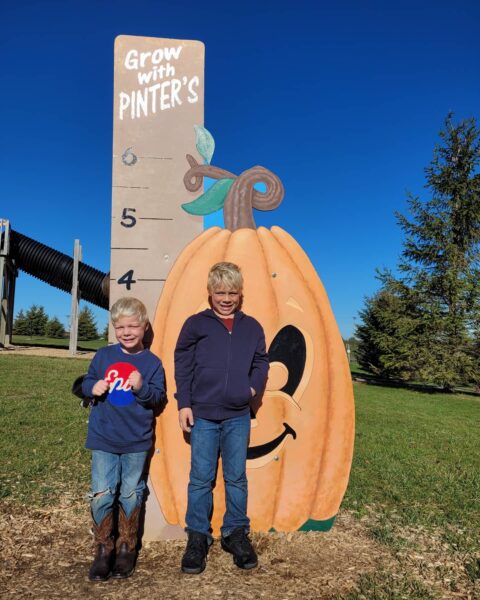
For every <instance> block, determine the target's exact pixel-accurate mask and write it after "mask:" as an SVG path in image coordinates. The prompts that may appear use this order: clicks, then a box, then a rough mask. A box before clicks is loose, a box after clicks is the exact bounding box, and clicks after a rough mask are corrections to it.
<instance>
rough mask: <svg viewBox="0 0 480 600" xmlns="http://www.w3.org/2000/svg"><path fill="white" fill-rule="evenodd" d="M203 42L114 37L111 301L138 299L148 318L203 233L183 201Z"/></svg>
mask: <svg viewBox="0 0 480 600" xmlns="http://www.w3.org/2000/svg"><path fill="white" fill-rule="evenodd" d="M204 57H205V49H204V45H203V43H202V42H198V41H190V40H170V39H163V38H147V37H136V36H126V35H122V36H118V37H117V38H116V40H115V73H114V120H113V123H114V126H113V169H112V171H113V173H112V236H111V264H110V306H112V304H113V303H114V302H115V301H116V300H118V298H120V297H121V296H129V295H131V296H135V297H137V298H139V299H140V300H142V302H143V303H144V304H145V305H146V307H147V309H148V314H149V317H150V319H151V320H153V317H154V313H155V308H156V306H157V302H158V299H159V296H160V292H161V290H162V287H163V284H164V282H165V279H166V277H167V275H168V272H169V271H170V268H171V267H172V265H173V263H174V261H175V259H176V257H177V256H178V255H179V254H180V252H181V251H182V249H183V248H184V247H185V246H186V245H187V244H188V243H189V242H190V241H191V240H192V239H193V238H194V237H196V236H197V235H198V234H200V233H201V232H202V229H203V221H202V218H201V217H195V216H192V215H189V214H187V213H186V212H184V211H183V210H182V208H181V204H182V203H184V202H188V201H189V200H192V199H193V197H194V196H195V195H198V192H196V193H195V194H193V195H192V194H191V193H190V192H188V191H186V190H185V187H184V185H183V176H184V174H185V172H186V171H187V170H188V168H189V166H188V163H187V161H186V158H185V155H186V154H187V153H189V154H193V155H196V157H197V160H198V161H199V162H201V161H202V158H201V157H200V155H198V154H197V151H196V149H195V131H194V125H202V124H203V118H204V103H203V97H204V60H205V58H204Z"/></svg>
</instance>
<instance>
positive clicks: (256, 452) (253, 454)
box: [247, 423, 297, 460]
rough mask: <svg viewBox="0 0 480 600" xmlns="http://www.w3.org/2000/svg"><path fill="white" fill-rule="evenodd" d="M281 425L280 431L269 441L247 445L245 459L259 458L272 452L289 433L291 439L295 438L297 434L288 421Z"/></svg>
mask: <svg viewBox="0 0 480 600" xmlns="http://www.w3.org/2000/svg"><path fill="white" fill-rule="evenodd" d="M283 427H284V429H283V431H282V433H281V434H280V435H279V436H277V437H276V438H275V439H273V440H271V441H270V442H267V443H265V444H260V445H259V446H251V447H249V448H248V450H247V460H254V459H256V458H260V457H261V456H265V455H267V454H269V453H270V452H273V451H274V450H276V449H277V448H278V447H279V446H280V445H281V443H282V442H283V440H284V439H285V438H286V437H287V435H291V436H292V437H293V439H296V437H297V434H296V432H295V430H294V429H292V427H290V425H289V424H288V423H284V424H283Z"/></svg>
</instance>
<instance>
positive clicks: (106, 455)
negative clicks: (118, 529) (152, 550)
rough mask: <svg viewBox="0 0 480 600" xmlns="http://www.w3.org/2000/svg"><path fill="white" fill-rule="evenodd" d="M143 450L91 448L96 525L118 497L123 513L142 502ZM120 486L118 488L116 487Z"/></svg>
mask: <svg viewBox="0 0 480 600" xmlns="http://www.w3.org/2000/svg"><path fill="white" fill-rule="evenodd" d="M146 458H147V452H130V453H126V454H112V453H110V452H103V451H102V450H92V490H91V493H90V505H91V509H92V517H93V520H94V521H95V523H97V525H99V524H100V523H101V522H102V521H103V519H104V518H105V516H106V515H107V514H108V513H110V512H111V511H112V509H113V505H114V503H115V498H116V497H117V491H119V494H118V501H119V503H120V506H121V507H122V508H123V511H124V513H125V515H126V516H127V517H129V516H130V515H131V514H132V512H133V511H134V509H135V508H136V507H137V506H140V505H141V504H142V500H143V494H144V490H145V485H146V484H145V477H144V475H143V470H144V466H145V459H146ZM119 487H120V489H119V490H118V488H119Z"/></svg>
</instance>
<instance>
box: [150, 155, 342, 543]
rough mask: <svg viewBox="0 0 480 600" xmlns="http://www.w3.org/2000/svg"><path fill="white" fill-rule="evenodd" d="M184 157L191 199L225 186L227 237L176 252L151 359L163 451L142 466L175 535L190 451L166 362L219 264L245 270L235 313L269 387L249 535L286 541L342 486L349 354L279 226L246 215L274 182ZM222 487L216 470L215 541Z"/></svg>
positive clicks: (266, 174)
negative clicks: (158, 361) (160, 393)
mask: <svg viewBox="0 0 480 600" xmlns="http://www.w3.org/2000/svg"><path fill="white" fill-rule="evenodd" d="M187 158H188V160H189V163H190V167H191V168H190V170H189V171H188V172H187V174H186V176H185V179H184V181H185V185H186V187H187V189H190V190H191V191H195V189H199V187H200V186H201V184H202V178H203V176H209V177H214V178H217V179H220V180H225V179H226V178H228V179H231V178H234V181H233V183H231V184H230V185H228V186H227V185H225V184H223V193H225V195H226V200H225V209H224V215H225V223H226V228H225V229H222V228H220V227H212V228H210V229H207V230H206V231H205V232H204V233H203V234H201V235H200V236H198V237H197V238H196V239H195V240H193V242H191V243H190V244H189V245H188V246H187V247H186V248H185V249H184V251H183V252H182V254H181V255H180V256H179V258H178V259H177V261H176V263H175V265H174V267H173V268H172V270H171V272H170V274H169V276H168V279H167V282H166V284H165V287H164V289H163V292H162V296H161V298H160V301H159V304H158V307H157V311H156V315H155V319H154V323H153V329H154V342H153V345H152V350H153V351H154V352H155V353H156V354H158V355H159V356H161V357H162V360H163V363H164V367H165V374H166V378H167V390H168V394H169V398H170V402H169V403H168V405H167V408H166V410H165V412H164V413H163V415H162V416H161V418H160V419H159V420H158V422H157V429H156V443H155V445H156V447H157V448H159V449H160V452H158V453H156V454H154V456H153V459H152V462H151V467H150V477H151V481H152V483H153V488H154V492H155V495H156V497H157V499H158V501H159V504H160V507H161V510H162V512H163V514H164V516H165V519H166V521H167V522H168V523H170V524H179V525H181V526H184V525H185V521H184V519H185V512H186V507H187V485H188V478H189V467H190V446H189V444H188V441H187V440H186V439H185V438H184V435H183V433H182V432H181V430H180V428H179V426H178V411H177V406H176V401H175V399H174V397H173V393H174V391H175V379H174V364H173V353H174V348H175V345H176V341H177V338H178V334H179V332H180V329H181V327H182V325H183V323H184V321H185V320H186V318H187V317H189V316H190V315H191V314H193V313H196V312H199V311H200V310H202V309H203V308H205V307H206V306H207V304H206V300H207V291H206V281H207V275H208V271H209V269H210V267H211V266H212V265H213V264H214V263H216V262H220V261H228V262H233V263H236V264H238V265H239V266H240V267H241V269H242V273H243V277H244V302H243V306H242V310H244V311H245V312H246V313H247V314H250V315H252V316H253V317H255V318H256V319H257V320H258V321H259V322H260V323H261V324H262V326H263V328H264V330H265V336H266V341H267V349H268V353H269V359H270V373H269V378H268V382H267V388H266V390H265V392H264V394H263V397H262V398H261V402H260V404H259V405H257V406H254V407H253V409H254V414H253V415H252V429H251V436H250V444H249V449H248V455H247V475H248V481H249V500H248V515H249V517H250V520H251V525H252V528H253V529H254V530H257V531H268V530H270V529H271V528H275V529H276V530H279V531H292V530H296V529H299V528H301V527H302V526H304V525H305V523H307V522H311V520H314V521H317V522H318V521H321V522H324V521H328V520H331V519H332V518H333V517H335V515H336V514H337V512H338V508H339V506H340V502H341V500H342V498H343V494H344V492H345V489H346V486H347V483H348V476H349V472H350V465H351V458H352V451H353V437H354V409H353V394H352V385H351V378H350V371H349V368H348V362H347V358H346V353H345V350H344V346H343V341H342V339H341V336H340V333H339V331H338V328H337V325H336V323H335V319H334V317H333V314H332V311H331V308H330V304H329V301H328V298H327V295H326V293H325V290H324V288H323V286H322V284H321V282H320V280H319V278H318V276H317V274H316V272H315V269H314V268H313V266H312V264H311V263H310V260H309V259H308V257H307V256H306V254H305V253H304V252H303V250H302V249H301V247H300V246H299V245H298V244H297V242H295V240H294V239H293V238H292V237H291V236H290V235H289V234H288V233H286V232H285V231H284V230H282V229H281V228H279V227H272V228H271V230H269V229H266V228H264V227H259V228H258V229H256V228H255V224H254V222H253V218H252V209H251V207H252V206H255V207H257V208H266V207H268V208H267V209H268V210H270V209H271V208H274V207H275V206H277V205H278V204H279V202H280V201H281V199H282V197H283V186H282V184H281V182H280V180H279V179H278V178H277V177H276V176H275V175H274V174H273V173H271V172H270V171H267V170H266V169H264V168H263V167H254V168H253V169H249V170H248V171H246V172H244V173H242V174H241V175H240V176H239V177H237V178H235V176H234V175H232V174H231V173H228V172H226V171H223V170H222V169H218V168H217V167H211V166H208V165H198V164H197V163H196V161H195V160H194V159H193V158H192V157H187ZM258 181H263V182H265V183H266V186H267V191H266V192H264V193H262V192H259V191H257V190H256V189H255V188H254V185H255V183H256V182H258ZM194 203H195V201H194V202H193V203H191V204H192V205H193V204H194ZM216 204H218V201H217V202H216ZM187 206H188V205H187ZM193 208H194V209H195V207H193ZM204 208H205V207H202V210H204ZM227 208H228V210H227ZM192 212H193V211H192ZM247 213H248V214H247ZM222 479H223V475H222V470H221V461H220V465H219V470H218V475H217V485H216V486H215V489H214V513H213V518H212V527H213V530H214V532H215V533H218V531H219V528H220V525H221V521H222V518H223V513H224V511H225V498H224V486H223V481H222Z"/></svg>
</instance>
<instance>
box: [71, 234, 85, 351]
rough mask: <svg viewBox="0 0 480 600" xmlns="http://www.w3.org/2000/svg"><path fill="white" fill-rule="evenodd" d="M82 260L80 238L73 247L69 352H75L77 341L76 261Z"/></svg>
mask: <svg viewBox="0 0 480 600" xmlns="http://www.w3.org/2000/svg"><path fill="white" fill-rule="evenodd" d="M81 260H82V247H81V245H80V240H75V246H74V249H73V277H72V280H73V281H72V309H71V311H70V345H69V351H70V354H76V352H77V341H78V305H79V302H80V293H79V290H78V263H79V262H80V261H81Z"/></svg>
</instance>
